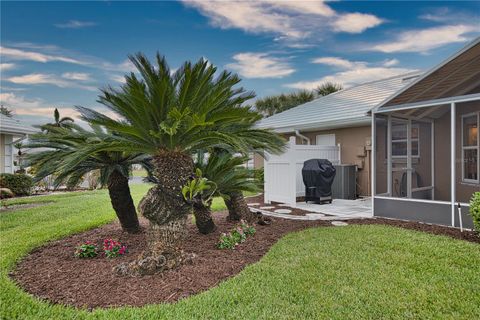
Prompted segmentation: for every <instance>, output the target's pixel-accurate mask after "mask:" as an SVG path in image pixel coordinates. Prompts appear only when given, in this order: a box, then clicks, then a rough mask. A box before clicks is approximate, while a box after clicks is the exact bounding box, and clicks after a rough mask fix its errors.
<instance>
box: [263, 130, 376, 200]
mask: <svg viewBox="0 0 480 320" xmlns="http://www.w3.org/2000/svg"><path fill="white" fill-rule="evenodd" d="M300 133H301V134H303V135H305V136H307V137H309V138H310V143H311V144H315V140H316V136H317V135H319V134H335V143H336V144H340V148H341V157H342V163H343V164H356V165H358V166H359V167H362V168H361V169H359V170H358V181H357V182H358V185H357V193H359V194H360V195H362V196H367V195H370V151H367V150H366V145H367V141H370V137H371V130H370V126H363V127H352V128H343V129H332V130H324V131H308V132H304V131H302V132H300ZM294 135H295V134H294V133H290V134H284V137H285V138H286V139H288V138H289V137H291V136H294ZM302 143H305V141H302V140H301V139H300V138H297V144H302ZM360 150H364V152H363V155H364V156H363V157H362V156H359V155H358V154H359V153H361V152H360ZM254 164H255V168H261V167H263V158H262V157H261V156H258V155H257V156H255V158H254Z"/></svg>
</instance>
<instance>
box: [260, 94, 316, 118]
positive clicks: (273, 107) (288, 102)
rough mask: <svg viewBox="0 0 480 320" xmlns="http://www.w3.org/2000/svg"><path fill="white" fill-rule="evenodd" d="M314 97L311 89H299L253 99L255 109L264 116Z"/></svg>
mask: <svg viewBox="0 0 480 320" xmlns="http://www.w3.org/2000/svg"><path fill="white" fill-rule="evenodd" d="M313 99H315V94H314V93H313V92H312V91H307V90H300V91H298V92H293V93H288V94H284V93H282V94H280V95H276V96H268V97H265V98H262V99H258V100H257V101H255V109H257V110H258V111H259V112H260V113H262V114H263V115H264V116H266V117H270V116H272V115H274V114H276V113H280V112H283V111H285V110H288V109H291V108H293V107H296V106H299V105H301V104H304V103H306V102H309V101H312V100H313Z"/></svg>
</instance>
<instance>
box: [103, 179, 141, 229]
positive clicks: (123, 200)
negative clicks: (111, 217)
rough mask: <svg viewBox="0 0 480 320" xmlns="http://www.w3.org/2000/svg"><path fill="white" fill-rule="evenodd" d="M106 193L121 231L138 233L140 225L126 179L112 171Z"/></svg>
mask: <svg viewBox="0 0 480 320" xmlns="http://www.w3.org/2000/svg"><path fill="white" fill-rule="evenodd" d="M108 193H109V195H110V201H111V202H112V207H113V210H115V213H116V214H117V217H118V220H120V224H121V226H122V229H123V230H124V231H126V232H128V233H138V232H139V231H140V224H139V222H138V217H137V212H136V210H135V205H134V204H133V199H132V196H131V195H130V187H129V186H128V178H127V177H125V176H124V175H123V174H121V173H120V172H118V171H117V170H115V171H113V172H112V174H111V175H110V177H109V178H108Z"/></svg>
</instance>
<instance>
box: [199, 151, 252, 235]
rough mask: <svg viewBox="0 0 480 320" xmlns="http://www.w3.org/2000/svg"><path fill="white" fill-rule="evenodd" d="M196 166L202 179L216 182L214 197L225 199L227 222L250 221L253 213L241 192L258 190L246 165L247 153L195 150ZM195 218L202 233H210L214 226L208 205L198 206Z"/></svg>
mask: <svg viewBox="0 0 480 320" xmlns="http://www.w3.org/2000/svg"><path fill="white" fill-rule="evenodd" d="M196 158H197V161H196V163H195V165H196V167H197V168H199V169H200V170H201V171H202V172H203V175H204V177H205V178H207V179H208V180H209V181H211V182H213V183H215V186H216V189H215V193H214V195H215V196H220V197H222V198H223V199H224V201H225V204H226V206H227V208H228V217H227V219H228V220H229V221H239V220H241V219H245V220H247V221H249V222H253V221H254V219H255V216H254V215H253V214H252V213H251V212H250V210H249V208H248V206H247V203H246V201H245V199H244V198H243V192H257V191H259V190H260V188H259V185H258V182H257V181H255V180H254V177H253V172H252V171H251V170H249V169H247V168H245V166H244V165H245V163H246V162H247V160H248V157H247V156H243V155H234V154H231V153H229V152H226V151H222V150H213V151H212V152H210V153H208V154H204V153H198V155H197V157H196ZM195 221H196V224H197V227H198V229H199V231H200V232H201V233H205V234H206V233H210V232H212V231H213V230H214V229H215V224H214V222H213V219H212V216H211V212H210V207H208V206H204V207H200V206H197V208H196V210H195Z"/></svg>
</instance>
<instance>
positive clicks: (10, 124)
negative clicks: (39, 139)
mask: <svg viewBox="0 0 480 320" xmlns="http://www.w3.org/2000/svg"><path fill="white" fill-rule="evenodd" d="M37 131H38V130H37V129H35V128H32V127H30V126H28V125H25V124H23V123H21V122H20V121H19V120H17V119H15V118H11V117H7V116H5V115H3V114H0V133H8V134H18V135H24V134H29V133H35V132H37Z"/></svg>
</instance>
